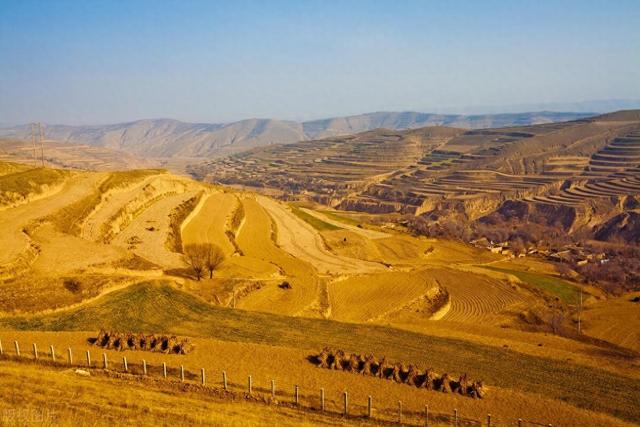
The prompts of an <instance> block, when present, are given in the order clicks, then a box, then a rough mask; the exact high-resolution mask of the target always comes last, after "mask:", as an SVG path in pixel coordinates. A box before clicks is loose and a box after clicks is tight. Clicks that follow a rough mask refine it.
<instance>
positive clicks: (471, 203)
mask: <svg viewBox="0 0 640 427" xmlns="http://www.w3.org/2000/svg"><path fill="white" fill-rule="evenodd" d="M639 150H640V111H638V110H630V111H622V112H618V113H610V114H605V115H602V116H597V117H592V118H585V119H580V120H573V121H567V122H561V123H547V124H538V125H522V126H511V127H501V128H493V129H473V130H465V129H461V128H449V127H440V126H437V127H424V128H418V129H411V130H405V131H397V130H396V131H394V130H385V129H378V130H373V131H368V132H363V133H359V134H355V135H350V136H342V137H332V138H324V139H318V140H314V141H306V142H299V143H293V144H285V145H279V146H274V147H262V148H257V149H253V150H251V151H247V152H244V153H239V154H236V155H234V156H230V157H228V158H224V159H220V160H214V161H211V162H205V163H200V164H195V165H192V166H191V167H190V169H189V170H190V171H191V173H192V175H194V176H196V177H198V178H200V179H204V180H207V181H211V182H218V183H223V184H235V185H241V186H249V187H254V188H265V189H270V190H272V191H277V192H279V194H280V195H281V197H283V198H285V199H307V200H309V199H310V200H313V201H315V202H319V203H323V204H326V205H329V206H332V207H335V208H338V209H344V210H356V211H364V212H370V213H402V214H412V215H423V216H430V217H432V218H436V219H437V218H443V217H447V216H448V217H451V216H457V218H458V219H461V220H465V221H473V220H476V219H478V218H480V217H483V216H487V215H490V214H491V213H492V212H495V211H499V210H500V208H501V207H502V206H503V204H504V203H505V201H509V202H511V203H516V202H517V203H520V205H519V206H521V208H520V209H521V210H523V209H524V210H527V211H528V212H534V211H535V212H537V213H538V214H540V215H541V216H545V215H546V216H549V215H551V216H553V218H554V220H557V221H562V218H564V220H563V221H564V222H563V229H564V231H577V230H579V229H580V228H581V227H585V226H589V227H590V228H592V227H594V226H595V225H597V224H600V223H602V222H604V221H606V220H608V219H610V218H612V217H614V216H616V215H618V214H620V213H622V212H623V211H626V210H630V209H631V210H633V209H636V206H637V196H638V194H639V193H640V151H639ZM503 212H504V210H503ZM532 218H533V216H532ZM625 218H626V217H625ZM615 228H616V227H605V228H603V230H608V229H610V230H613V229H615ZM603 233H604V232H603ZM603 233H600V234H601V235H602V234H603ZM622 235H623V236H624V234H622ZM605 240H606V238H605Z"/></svg>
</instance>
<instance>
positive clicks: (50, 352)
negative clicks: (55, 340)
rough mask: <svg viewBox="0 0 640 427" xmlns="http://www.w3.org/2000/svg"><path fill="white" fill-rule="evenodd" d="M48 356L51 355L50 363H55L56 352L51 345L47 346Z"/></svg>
mask: <svg viewBox="0 0 640 427" xmlns="http://www.w3.org/2000/svg"><path fill="white" fill-rule="evenodd" d="M49 354H51V361H52V362H54V363H55V361H56V352H55V350H54V349H53V346H52V345H50V346H49Z"/></svg>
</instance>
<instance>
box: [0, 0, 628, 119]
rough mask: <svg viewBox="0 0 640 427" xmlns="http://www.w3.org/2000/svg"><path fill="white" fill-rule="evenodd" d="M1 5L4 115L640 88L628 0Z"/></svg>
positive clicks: (319, 114) (158, 113) (590, 93)
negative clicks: (598, 0)
mask: <svg viewBox="0 0 640 427" xmlns="http://www.w3.org/2000/svg"><path fill="white" fill-rule="evenodd" d="M0 4H1V6H2V7H0V52H2V58H3V59H2V62H3V71H2V72H0V123H9V124H18V123H27V122H31V121H42V122H46V123H59V124H70V125H78V124H84V125H90V124H107V123H119V122H129V121H134V120H138V119H143V118H173V119H177V120H181V121H186V122H204V123H225V122H233V121H237V120H243V119H248V118H254V117H255V118H273V119H281V120H296V121H302V120H314V119H321V118H328V117H336V116H345V115H357V114H362V113H367V112H374V111H418V112H425V113H432V112H433V113H440V114H443V113H452V114H461V113H465V112H466V113H468V114H474V113H475V114H477V113H480V112H482V111H481V110H482V108H485V110H484V112H485V113H496V112H515V111H513V110H509V108H512V107H515V106H518V105H547V104H557V103H561V104H579V103H580V102H582V101H584V100H612V99H623V100H637V99H640V84H638V81H639V77H640V55H637V52H638V51H640V38H639V37H638V30H637V29H636V28H635V26H634V23H635V22H637V21H638V18H640V4H639V3H637V2H633V1H620V2H616V3H614V4H609V3H604V2H597V1H592V2H577V1H564V2H561V3H558V2H536V3H535V4H534V3H518V4H517V5H515V4H513V3H511V2H506V1H491V2H488V3H487V2H483V3H482V4H480V3H477V2H465V1H463V2H456V3H453V2H429V3H425V2H419V1H401V2H378V1H369V2H365V1H348V2H339V3H338V2H335V3H333V2H332V3H327V2H319V1H311V2H304V3H297V2H289V1H272V2H268V3H267V2H264V3H263V2H250V1H245V2H238V3H234V4H233V5H227V4H221V3H212V2H189V3H181V2H162V3H161V4H158V3H154V2H148V1H139V2H135V3H132V4H129V3H125V2H119V1H113V2H91V3H79V2H73V1H51V2H31V1H24V2H19V3H15V2H9V1H3V0H0ZM483 106H484V107H483ZM474 108H475V109H476V110H477V111H475V112H474V111H473V110H474ZM492 108H493V110H492ZM500 108H503V109H504V110H500ZM562 110H564V111H570V110H567V109H562ZM529 111H533V110H531V109H529ZM594 112H598V111H594Z"/></svg>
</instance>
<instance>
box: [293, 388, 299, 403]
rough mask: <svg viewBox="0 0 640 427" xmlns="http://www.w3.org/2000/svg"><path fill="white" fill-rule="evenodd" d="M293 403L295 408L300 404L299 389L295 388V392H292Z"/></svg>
mask: <svg viewBox="0 0 640 427" xmlns="http://www.w3.org/2000/svg"><path fill="white" fill-rule="evenodd" d="M293 401H294V403H295V404H296V406H298V405H299V404H300V387H298V386H296V388H295V391H294V395H293Z"/></svg>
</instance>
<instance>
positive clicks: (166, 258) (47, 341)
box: [0, 163, 640, 426]
mask: <svg viewBox="0 0 640 427" xmlns="http://www.w3.org/2000/svg"><path fill="white" fill-rule="evenodd" d="M0 171H1V172H2V175H1V176H0V179H1V180H0V184H1V183H2V182H7V183H9V182H11V185H12V187H11V190H10V191H11V194H9V187H8V186H7V187H4V186H2V187H0V203H3V205H0V231H1V233H0V248H2V251H1V252H0V287H2V291H3V292H2V294H1V295H0V311H1V314H0V339H1V340H2V343H3V346H4V350H5V353H7V354H10V353H11V351H12V348H11V345H12V342H13V341H14V340H18V341H19V342H20V344H21V346H22V348H23V351H24V352H26V353H28V350H29V349H30V347H31V343H33V342H35V343H37V344H38V347H39V348H40V349H42V350H41V351H43V352H45V351H46V349H48V348H49V345H54V346H55V348H56V349H57V351H58V352H59V353H60V354H63V352H64V351H65V349H66V348H67V347H72V348H73V349H74V353H76V354H77V355H78V361H80V360H81V357H82V356H81V355H82V354H83V353H84V351H85V350H87V349H91V351H92V354H93V357H94V360H98V358H99V354H100V353H102V352H103V350H102V349H99V348H97V347H92V346H90V345H89V344H88V342H87V339H88V338H89V337H91V336H95V334H96V333H97V332H98V330H99V329H101V328H106V329H111V330H119V331H123V332H126V331H132V332H145V333H172V334H177V335H180V336H188V337H191V339H192V340H193V342H194V345H195V350H194V351H193V352H192V353H190V354H188V355H182V356H180V355H163V354H158V353H149V352H133V351H127V352H125V353H118V352H115V351H106V353H107V354H108V355H109V357H110V359H113V360H119V359H120V358H121V356H122V355H126V356H127V358H128V359H129V360H130V363H131V364H132V366H136V364H138V363H140V361H141V360H142V359H143V358H145V359H146V360H147V361H148V362H149V363H150V364H151V365H152V366H155V367H156V368H157V366H158V365H159V364H160V363H161V362H162V361H166V362H167V363H169V364H170V365H171V366H173V367H176V366H178V365H180V364H183V365H185V367H187V368H188V371H189V372H193V373H197V372H199V369H200V368H202V367H204V368H205V369H206V370H207V372H211V374H210V375H211V376H210V377H209V378H212V380H213V378H215V381H217V382H219V373H220V372H221V371H222V370H226V371H227V372H228V374H229V377H230V378H231V381H232V382H233V383H234V387H236V388H237V391H238V392H240V391H241V390H242V387H243V384H244V383H245V382H246V377H247V375H252V376H253V378H254V383H255V385H256V387H257V389H258V390H262V391H264V390H266V388H268V384H269V381H270V380H271V379H276V381H277V384H278V389H279V390H289V391H291V390H293V387H294V385H299V386H300V387H301V391H302V396H303V403H305V405H307V406H309V407H313V406H314V405H316V406H317V391H318V390H319V388H320V387H324V388H325V389H326V392H327V399H328V405H330V406H331V408H333V410H335V411H339V406H340V396H341V393H342V391H344V390H345V389H347V390H349V393H350V395H351V396H352V397H351V399H352V402H353V404H354V408H355V409H354V410H357V411H360V412H362V411H364V405H365V403H366V398H367V396H368V395H372V396H374V398H375V400H374V401H375V402H376V403H375V406H376V408H379V410H380V416H381V417H382V418H387V419H389V420H391V419H393V416H394V414H395V412H394V411H395V408H396V407H397V402H398V400H402V402H403V404H404V405H405V409H406V411H407V416H408V417H410V413H411V412H416V414H417V413H419V412H420V411H421V410H422V408H423V407H424V405H425V404H428V405H429V407H430V408H431V409H432V410H433V411H434V413H435V412H438V413H443V414H449V413H451V412H452V410H453V408H456V409H458V410H459V412H460V414H462V415H463V416H465V417H468V418H470V419H475V420H484V419H485V417H486V414H488V413H491V414H492V416H493V417H494V420H496V422H497V423H498V425H503V424H506V423H515V421H516V420H517V419H518V418H523V419H525V420H530V421H535V422H539V423H553V425H562V426H565V425H568V426H570V425H575V426H582V425H602V426H605V425H611V426H615V425H632V424H633V423H634V422H638V420H640V412H639V411H638V405H637V402H636V401H634V396H637V395H639V394H640V357H639V355H638V353H637V352H638V351H640V348H638V345H637V343H638V336H637V333H636V332H635V331H637V327H636V326H637V319H638V316H637V307H636V306H634V305H632V304H634V303H631V302H630V298H631V296H632V295H626V296H624V297H620V298H607V297H606V296H605V295H604V294H602V293H598V292H597V291H596V290H594V289H592V288H589V287H582V290H583V292H584V294H585V296H586V297H587V301H588V304H587V306H586V307H585V310H584V313H583V321H584V333H585V336H580V337H579V336H574V335H575V334H574V335H571V334H568V335H567V336H565V337H562V336H557V335H553V334H551V333H549V331H547V330H544V329H542V328H538V329H535V328H533V327H532V326H531V324H530V323H526V322H525V321H524V320H523V319H527V318H528V317H527V316H529V314H527V313H528V311H529V310H532V309H544V308H545V307H546V306H547V305H548V304H549V301H552V300H553V299H554V298H555V297H556V296H560V297H562V298H565V299H566V300H567V301H568V304H571V301H572V300H571V298H573V297H572V295H574V293H575V292H576V290H577V289H580V286H582V285H579V284H577V283H573V282H570V281H567V280H561V279H559V277H558V274H557V273H556V272H555V270H554V268H553V266H552V265H550V264H548V263H546V262H544V261H540V260H533V259H531V260H530V259H509V258H505V257H502V256H500V255H496V254H492V253H490V252H489V251H486V250H481V249H477V248H474V247H471V246H468V245H465V244H463V243H460V242H453V241H442V240H436V239H425V238H418V237H414V236H411V235H409V234H407V233H405V232H404V231H403V230H402V229H399V228H397V227H392V226H388V224H385V223H384V222H382V223H381V222H379V221H378V223H377V225H376V224H373V223H369V222H367V218H366V216H365V215H363V216H351V215H349V214H342V213H340V212H334V211H330V210H327V209H326V208H323V209H316V208H314V207H313V206H311V205H309V206H297V205H293V204H287V203H283V202H280V201H276V200H274V199H271V198H268V197H266V196H263V195H257V194H254V193H251V192H245V191H236V190H231V189H227V188H222V187H216V186H211V185H207V184H202V183H199V182H196V181H193V180H190V179H188V178H184V177H179V176H175V175H172V174H170V173H166V172H164V171H159V170H145V171H131V172H100V173H94V172H80V171H73V172H70V171H60V172H55V173H48V172H47V173H42V171H37V170H34V169H31V168H29V167H27V166H24V165H17V164H4V163H0ZM33 176H38V177H39V178H38V179H37V180H34V179H33ZM21 180H28V181H25V182H24V185H22V186H21V184H20V183H21V182H22V181H21ZM27 182H28V183H29V184H28V185H27ZM16 187H17V188H24V189H25V190H24V191H23V194H20V196H19V197H18V196H16V195H15V193H16V191H15V188H16ZM5 193H6V194H5ZM189 201H193V203H191V204H189V203H187V202H189ZM185 206H188V207H189V208H188V211H186V212H185V211H184V209H185ZM173 218H180V223H179V224H176V223H175V221H174V220H173ZM172 221H173V222H172ZM176 233H178V237H179V238H178V239H177V238H176ZM176 242H180V244H179V245H178V244H176ZM191 243H213V244H215V245H217V246H219V247H220V248H221V250H222V252H223V253H224V255H225V260H224V261H223V263H222V264H221V265H220V266H219V267H218V268H217V269H216V271H215V272H214V274H213V278H212V279H209V278H208V275H207V276H206V277H205V278H203V279H202V280H195V278H194V277H193V275H192V273H191V271H190V269H189V266H188V264H187V263H186V261H185V257H184V256H183V254H182V253H181V247H184V246H185V245H188V244H191ZM283 282H288V283H289V287H288V288H287V287H282V286H280V285H282V284H283ZM441 293H442V294H443V295H444V294H446V295H447V298H446V299H444V298H443V299H438V298H435V297H434V296H435V295H439V294H441ZM436 312H438V313H439V314H438V316H433V315H434V313H436ZM571 322H573V319H571V318H567V319H566V325H567V327H568V328H571V327H572V323H571ZM327 345H328V346H332V347H334V348H341V349H344V350H347V351H353V352H358V353H363V354H366V353H373V354H375V355H376V356H378V357H380V356H383V355H386V356H387V357H389V358H390V359H392V360H394V361H399V362H405V363H415V364H417V365H418V366H420V367H422V368H426V367H433V368H434V369H436V370H437V371H438V372H450V373H452V374H454V375H461V374H463V373H465V372H468V373H469V374H470V375H471V376H472V377H473V378H478V379H483V380H484V381H485V382H486V384H487V385H488V387H489V390H490V392H489V394H488V396H487V398H486V399H482V400H474V399H470V398H466V397H462V396H459V395H447V394H443V393H440V392H433V391H427V390H418V389H414V388H410V387H408V386H405V385H401V384H395V383H392V382H390V381H384V380H379V379H377V378H369V377H362V376H360V375H354V374H348V373H344V372H334V371H329V370H321V369H318V368H316V367H314V366H313V365H312V364H311V363H310V362H309V361H308V360H307V357H308V356H310V355H312V354H313V353H314V352H317V351H319V350H320V349H321V348H322V347H324V346H327ZM0 363H2V365H3V370H2V372H3V374H2V377H1V378H2V379H1V382H0V383H1V384H2V385H3V390H5V391H3V393H6V390H7V389H8V388H9V389H10V388H11V387H16V381H18V380H17V378H18V376H22V377H24V378H31V379H32V380H35V378H38V377H42V378H43V380H42V381H43V383H46V384H47V385H48V386H49V387H50V389H51V390H55V392H52V395H53V396H54V397H53V398H51V399H49V400H47V403H46V407H47V408H49V407H50V408H52V410H54V409H55V410H56V411H58V412H59V413H60V414H62V416H63V417H64V418H65V419H68V420H71V422H70V423H69V424H73V423H74V420H75V422H83V421H85V420H87V417H88V415H87V410H86V408H83V407H82V405H79V404H74V403H73V402H72V401H73V398H72V396H76V400H78V399H77V396H82V399H84V400H86V402H87V407H90V406H91V407H94V408H97V407H100V408H104V412H105V418H104V420H102V419H101V420H99V421H96V422H97V423H98V424H102V423H107V422H109V420H111V421H114V420H115V421H118V420H123V419H125V418H128V417H132V419H134V420H139V422H144V423H147V422H149V423H150V422H161V423H163V424H164V423H169V422H170V423H172V424H191V423H202V424H209V423H210V424H219V423H222V422H223V421H222V420H225V421H224V422H225V423H226V422H227V421H228V422H229V423H230V424H233V423H237V424H238V425H240V424H257V423H260V420H263V419H264V418H265V417H269V418H271V419H273V420H275V421H276V422H277V423H278V424H280V425H288V424H295V425H298V424H300V423H309V424H316V423H346V422H352V421H355V422H361V421H362V420H351V421H349V420H346V421H345V420H343V419H340V418H336V417H333V416H326V417H325V416H322V415H320V414H317V412H314V411H301V410H297V409H295V410H294V409H292V408H289V407H286V405H280V406H279V407H275V406H274V405H266V404H262V403H254V402H244V401H243V402H239V401H229V400H225V399H217V400H216V399H215V398H211V397H208V396H207V395H206V393H205V394H203V395H201V394H199V393H198V392H196V391H193V392H192V391H187V392H182V391H176V390H174V389H173V388H171V387H169V386H166V385H157V384H155V383H153V384H150V385H149V386H148V387H147V386H143V385H142V383H139V382H138V380H134V379H126V378H125V379H122V378H116V377H113V376H109V375H104V374H98V373H96V375H92V376H90V377H88V378H85V377H82V378H80V377H78V376H76V375H74V374H72V373H69V372H67V370H64V369H59V368H54V367H34V366H33V365H32V364H31V363H16V362H9V361H2V362H0ZM79 363H80V362H79ZM208 375H209V374H208ZM193 381H195V382H197V378H195V379H193ZM218 385H219V384H218ZM167 387H169V388H167ZM99 388H102V389H103V390H104V396H102V397H100V396H95V397H90V396H93V395H94V393H93V392H92V391H94V390H97V389H99ZM24 390H25V391H24V396H23V397H22V398H18V397H15V398H11V399H9V397H8V395H5V396H3V397H6V399H3V402H4V403H3V405H5V406H4V407H3V408H0V409H3V410H4V408H19V407H21V406H24V405H26V403H25V402H43V401H44V399H45V398H44V397H37V396H38V393H39V389H38V388H37V387H35V386H29V387H27V388H25V389H24ZM594 396H597V398H594ZM82 399H80V400H82ZM140 399H147V400H148V401H149V402H152V403H150V404H149V405H148V407H149V410H148V411H143V410H142V409H141V407H140V406H139V404H138V403H136V402H138V401H139V400H140ZM42 404H43V405H44V404H45V403H42ZM167 405H173V406H176V407H178V406H179V407H185V406H186V405H193V407H194V408H196V409H194V410H193V411H186V410H185V411H182V410H180V411H177V412H173V413H172V414H168V413H167V411H164V410H162V409H161V408H163V407H165V406H167ZM211 413H216V414H217V415H215V416H214V415H210V414H211ZM221 414H226V415H225V416H226V417H228V418H217V417H219V416H220V417H222V415H221ZM416 417H417V415H416ZM103 421H104V422H103ZM410 421H411V420H410V419H409V418H407V422H410ZM413 421H415V422H419V419H418V418H416V419H415V420H413Z"/></svg>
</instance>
